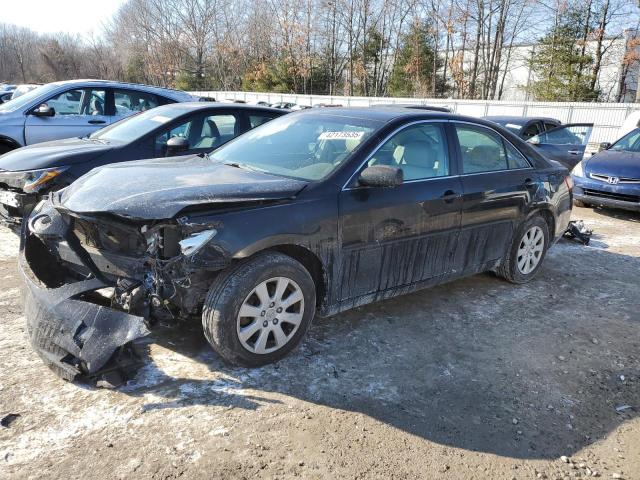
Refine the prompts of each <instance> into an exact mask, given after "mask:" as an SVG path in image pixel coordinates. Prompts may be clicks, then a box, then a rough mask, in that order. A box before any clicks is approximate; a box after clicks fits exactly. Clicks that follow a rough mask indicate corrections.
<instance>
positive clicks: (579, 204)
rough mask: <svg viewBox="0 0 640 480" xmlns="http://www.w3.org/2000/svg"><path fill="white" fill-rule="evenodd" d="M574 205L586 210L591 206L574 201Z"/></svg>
mask: <svg viewBox="0 0 640 480" xmlns="http://www.w3.org/2000/svg"><path fill="white" fill-rule="evenodd" d="M573 204H574V205H575V206H576V207H582V208H585V207H588V206H589V205H587V204H586V203H584V202H583V201H582V200H574V201H573Z"/></svg>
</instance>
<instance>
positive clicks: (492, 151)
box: [455, 125, 531, 174]
mask: <svg viewBox="0 0 640 480" xmlns="http://www.w3.org/2000/svg"><path fill="white" fill-rule="evenodd" d="M455 129H456V134H457V137H458V143H459V144H460V153H461V155H462V173H466V174H469V173H482V172H493V171H501V170H508V169H516V168H529V167H530V166H531V165H529V162H528V161H527V159H526V158H525V157H524V155H522V153H520V152H519V151H518V149H516V148H515V147H514V146H513V145H511V144H510V143H509V142H507V141H505V140H504V139H503V138H502V137H501V136H500V135H498V134H497V133H496V132H493V131H491V130H488V129H485V128H481V127H475V126H472V125H456V126H455Z"/></svg>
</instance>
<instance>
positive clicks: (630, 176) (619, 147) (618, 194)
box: [571, 128, 640, 212]
mask: <svg viewBox="0 0 640 480" xmlns="http://www.w3.org/2000/svg"><path fill="white" fill-rule="evenodd" d="M571 175H572V178H573V182H574V184H575V188H574V199H575V203H576V205H578V206H604V207H613V208H621V209H625V210H633V211H636V212H638V211H640V128H636V129H635V130H632V131H631V132H629V133H627V134H626V135H625V136H624V137H622V138H621V139H620V140H618V141H617V142H616V143H614V144H613V145H611V146H608V148H607V149H606V150H603V151H601V152H599V153H597V154H596V155H594V156H593V157H591V158H588V159H585V160H583V161H582V162H580V163H578V164H577V165H576V166H575V168H574V169H573V171H572V172H571Z"/></svg>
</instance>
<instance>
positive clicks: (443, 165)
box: [369, 123, 449, 181]
mask: <svg viewBox="0 0 640 480" xmlns="http://www.w3.org/2000/svg"><path fill="white" fill-rule="evenodd" d="M373 165H389V166H392V167H398V168H400V169H401V170H402V173H403V175H404V180H405V181H407V180H422V179H426V178H436V177H445V176H447V175H449V155H448V150H447V143H446V140H445V134H444V130H443V127H442V125H441V124H439V123H421V124H418V125H414V126H411V127H408V128H405V129H404V130H402V131H400V132H398V133H396V134H395V135H394V136H393V137H391V138H390V139H389V140H387V141H386V142H385V143H384V144H383V145H382V146H381V147H380V149H379V150H378V151H377V152H376V153H375V155H374V156H373V158H371V160H369V166H373Z"/></svg>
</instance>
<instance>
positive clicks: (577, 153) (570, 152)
mask: <svg viewBox="0 0 640 480" xmlns="http://www.w3.org/2000/svg"><path fill="white" fill-rule="evenodd" d="M567 153H568V154H569V155H580V154H581V153H582V152H581V151H580V150H569V151H568V152H567Z"/></svg>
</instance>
